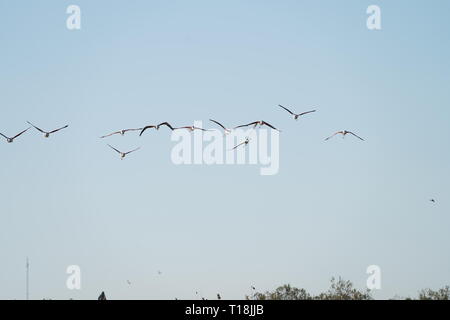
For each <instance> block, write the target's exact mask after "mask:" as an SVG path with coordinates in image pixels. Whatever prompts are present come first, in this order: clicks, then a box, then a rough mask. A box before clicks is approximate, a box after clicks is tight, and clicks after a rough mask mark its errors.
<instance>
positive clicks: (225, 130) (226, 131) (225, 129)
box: [209, 119, 233, 134]
mask: <svg viewBox="0 0 450 320" xmlns="http://www.w3.org/2000/svg"><path fill="white" fill-rule="evenodd" d="M209 121H211V122H214V123H215V124H217V125H219V126H220V127H222V129H223V132H224V133H225V134H229V133H231V131H232V130H233V129H228V128H225V126H224V125H222V124H221V123H220V122H218V121H216V120H213V119H209Z"/></svg>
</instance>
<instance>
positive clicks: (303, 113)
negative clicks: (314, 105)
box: [299, 110, 316, 117]
mask: <svg viewBox="0 0 450 320" xmlns="http://www.w3.org/2000/svg"><path fill="white" fill-rule="evenodd" d="M312 112H316V110H311V111H306V112H302V113H300V114H299V116H300V117H301V116H304V115H305V114H308V113H312Z"/></svg>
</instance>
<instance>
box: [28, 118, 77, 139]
mask: <svg viewBox="0 0 450 320" xmlns="http://www.w3.org/2000/svg"><path fill="white" fill-rule="evenodd" d="M27 122H28V124H29V125H32V126H33V127H34V128H35V129H36V130H37V131H39V132H42V133H43V134H44V138H48V137H50V135H51V134H52V133H55V132H58V131H60V130H62V129H65V128H67V127H69V125H65V126H64V127H61V128H58V129H55V130H53V131H44V130H42V129H39V128H38V127H36V126H35V125H34V124H32V123H31V122H30V121H27Z"/></svg>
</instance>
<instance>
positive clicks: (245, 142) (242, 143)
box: [231, 137, 250, 150]
mask: <svg viewBox="0 0 450 320" xmlns="http://www.w3.org/2000/svg"><path fill="white" fill-rule="evenodd" d="M249 142H250V138H249V137H247V138H245V141H244V142H241V143H239V144H238V145H237V146H235V147H234V148H232V149H231V150H234V149H236V148H238V147H239V146H242V145H245V146H246V145H248V143H249Z"/></svg>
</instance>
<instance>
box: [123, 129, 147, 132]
mask: <svg viewBox="0 0 450 320" xmlns="http://www.w3.org/2000/svg"><path fill="white" fill-rule="evenodd" d="M142 129H143V128H133V129H125V130H123V132H124V133H125V132H128V131H141V130H142Z"/></svg>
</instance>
